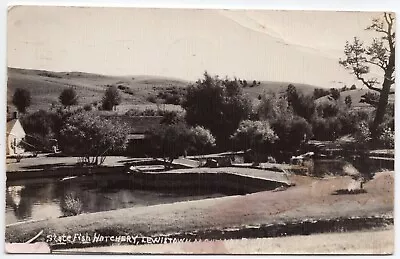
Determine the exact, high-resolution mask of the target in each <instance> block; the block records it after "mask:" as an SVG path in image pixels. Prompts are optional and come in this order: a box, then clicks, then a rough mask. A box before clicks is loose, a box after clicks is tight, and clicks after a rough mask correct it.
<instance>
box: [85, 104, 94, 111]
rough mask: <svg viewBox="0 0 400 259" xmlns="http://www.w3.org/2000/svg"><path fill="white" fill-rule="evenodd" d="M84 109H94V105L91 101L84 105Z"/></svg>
mask: <svg viewBox="0 0 400 259" xmlns="http://www.w3.org/2000/svg"><path fill="white" fill-rule="evenodd" d="M83 109H84V110H85V111H91V110H92V109H93V106H92V105H91V104H90V103H88V104H85V105H84V106H83Z"/></svg>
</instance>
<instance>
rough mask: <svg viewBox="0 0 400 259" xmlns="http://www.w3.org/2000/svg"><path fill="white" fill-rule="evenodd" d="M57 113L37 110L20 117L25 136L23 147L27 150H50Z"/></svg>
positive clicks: (54, 135)
mask: <svg viewBox="0 0 400 259" xmlns="http://www.w3.org/2000/svg"><path fill="white" fill-rule="evenodd" d="M57 120H58V116H57V114H55V113H54V112H47V111H44V110H39V111H37V112H34V113H31V114H29V115H27V116H24V117H23V118H22V119H21V124H22V127H23V128H24V130H25V133H26V134H27V135H26V138H25V142H26V143H25V144H26V145H24V148H25V149H26V150H28V151H38V150H41V151H47V152H48V151H51V146H52V142H51V139H53V138H55V137H56V133H57V132H56V131H57V128H56V123H57Z"/></svg>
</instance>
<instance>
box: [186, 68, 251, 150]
mask: <svg viewBox="0 0 400 259" xmlns="http://www.w3.org/2000/svg"><path fill="white" fill-rule="evenodd" d="M182 107H183V108H184V109H185V110H186V115H185V119H186V122H187V123H188V124H189V125H191V126H196V125H199V126H203V127H204V128H207V129H209V130H210V131H211V133H212V134H213V135H214V136H215V138H216V141H217V145H218V147H219V148H220V149H221V150H222V149H227V148H229V144H230V136H231V135H232V134H233V132H234V131H235V130H236V129H237V127H238V126H239V123H240V121H241V120H243V119H247V118H248V117H249V115H250V112H251V110H252V102H251V100H250V99H249V98H248V97H247V96H245V95H244V94H243V92H242V89H241V87H240V84H239V81H238V80H237V79H235V80H221V79H219V78H218V76H215V77H211V76H210V75H209V74H208V73H207V72H205V73H204V79H199V80H197V82H196V83H195V84H194V85H191V86H189V87H188V89H187V94H186V99H185V101H184V102H183V103H182Z"/></svg>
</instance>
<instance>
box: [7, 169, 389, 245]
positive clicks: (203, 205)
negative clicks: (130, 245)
mask: <svg viewBox="0 0 400 259" xmlns="http://www.w3.org/2000/svg"><path fill="white" fill-rule="evenodd" d="M393 177H394V173H393V172H382V173H379V174H378V175H377V177H376V178H374V179H373V180H371V181H369V182H367V183H366V184H365V187H364V188H365V190H366V193H360V194H346V195H333V194H332V193H333V192H334V191H335V190H338V189H343V188H347V186H348V185H349V183H350V182H351V181H352V179H351V178H350V177H336V178H329V179H321V180H316V179H309V178H307V177H298V181H297V183H299V184H298V185H296V186H294V187H291V188H288V189H287V190H285V191H277V192H273V191H264V192H256V193H252V194H247V195H236V196H225V197H220V198H213V199H205V200H196V201H187V202H176V203H169V204H161V205H153V206H148V207H141V208H126V209H120V210H114V211H104V212H98V213H91V214H81V215H78V216H72V217H64V218H56V219H48V220H44V221H40V222H31V223H25V224H20V225H14V226H8V227H6V236H5V239H6V241H7V242H26V240H29V239H30V238H32V237H33V236H35V235H36V234H37V233H38V232H39V231H41V230H43V231H44V234H43V236H42V237H41V238H39V240H38V241H44V239H43V238H44V237H45V236H47V235H52V234H56V235H58V236H59V235H63V234H70V235H74V234H75V233H95V232H96V233H99V234H104V235H126V234H132V235H142V236H157V235H173V234H180V233H194V234H196V233H197V234H199V233H200V234H201V231H203V234H204V235H205V234H209V233H208V232H207V230H215V229H219V230H222V231H226V230H227V229H233V228H239V229H241V228H243V227H244V226H250V228H251V227H253V228H254V229H257V226H260V225H261V226H263V227H264V228H265V227H266V228H268V226H273V225H277V226H280V225H279V224H282V223H284V222H299V221H304V220H305V221H307V222H308V221H310V222H311V223H310V222H309V223H304V222H303V224H311V225H310V226H313V224H314V223H312V222H313V221H315V223H316V222H317V221H321V222H322V220H329V219H331V220H332V219H347V220H349V219H350V221H351V220H352V219H351V218H355V217H356V218H358V219H353V220H359V221H360V222H362V219H366V218H371V219H372V221H374V220H375V221H377V222H378V223H379V222H380V223H379V224H378V225H382V224H389V225H390V224H391V217H392V216H391V215H392V214H393V205H394V197H393V187H394V186H393V180H394V178H393ZM301 181H303V182H302V183H301ZM385 215H386V216H385ZM360 219H361V220H360ZM331 222H335V221H331ZM332 224H333V223H332ZM332 224H331V228H332ZM335 224H336V223H335ZM335 224H333V229H335ZM360 224H361V223H360ZM339 225H340V224H339ZM255 226H256V227H255ZM295 226H296V225H295ZM298 226H301V225H299V224H298V225H297V227H298ZM336 226H338V225H336ZM360 226H361V227H365V226H367V227H368V226H371V225H370V224H369V223H368V224H366V225H365V224H361V225H360ZM339 229H340V228H339ZM221 233H222V232H221Z"/></svg>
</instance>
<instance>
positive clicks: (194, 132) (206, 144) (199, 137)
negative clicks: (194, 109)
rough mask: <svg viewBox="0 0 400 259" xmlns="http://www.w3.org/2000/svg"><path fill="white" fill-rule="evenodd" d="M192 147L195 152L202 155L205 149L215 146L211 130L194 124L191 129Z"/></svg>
mask: <svg viewBox="0 0 400 259" xmlns="http://www.w3.org/2000/svg"><path fill="white" fill-rule="evenodd" d="M190 134H191V138H192V143H191V145H192V148H193V149H194V150H195V152H196V153H197V154H201V155H203V154H204V153H205V152H206V151H208V150H209V149H211V148H212V147H214V146H215V138H214V136H213V135H212V134H211V132H210V131H209V130H208V129H206V128H204V127H202V126H196V127H194V128H192V129H191V132H190Z"/></svg>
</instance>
